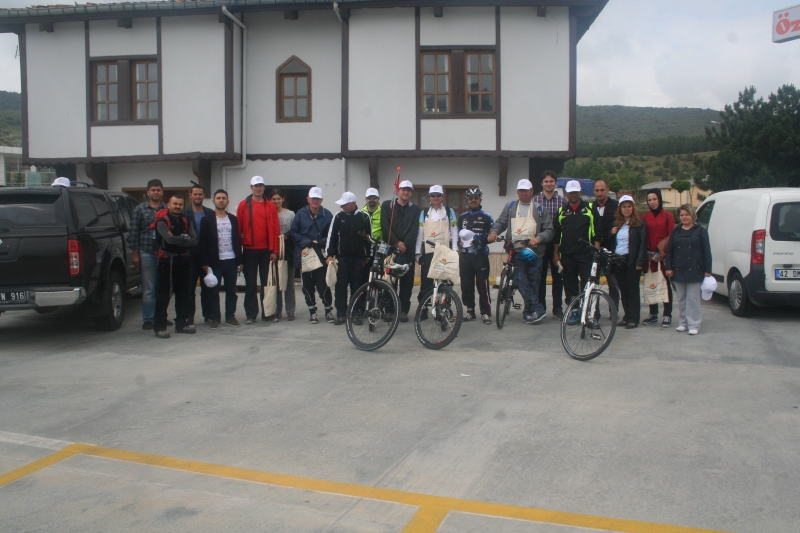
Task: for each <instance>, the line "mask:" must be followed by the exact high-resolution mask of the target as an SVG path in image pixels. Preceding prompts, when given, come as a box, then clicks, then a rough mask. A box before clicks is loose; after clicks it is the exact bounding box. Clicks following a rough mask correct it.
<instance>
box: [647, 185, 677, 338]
mask: <svg viewBox="0 0 800 533" xmlns="http://www.w3.org/2000/svg"><path fill="white" fill-rule="evenodd" d="M646 199H647V207H649V208H650V211H648V212H647V213H645V214H644V215H642V221H643V222H644V224H645V228H646V231H647V261H648V262H647V270H646V272H657V271H658V269H659V268H660V269H661V272H662V273H663V274H664V277H666V269H665V268H664V257H665V256H666V252H667V245H668V244H669V236H670V235H671V234H672V230H673V229H675V217H673V216H672V213H669V212H667V211H664V201H663V200H662V198H661V190H660V189H650V190H649V191H647V197H646ZM667 281H669V280H667ZM670 285H671V284H670V283H667V296H668V298H669V300H668V301H667V302H665V303H664V319H663V320H662V321H661V325H662V326H664V327H665V328H668V327H670V326H671V325H672V287H671V286H670ZM656 323H658V304H651V305H650V316H649V317H647V318H645V319H644V320H642V324H644V325H650V324H656Z"/></svg>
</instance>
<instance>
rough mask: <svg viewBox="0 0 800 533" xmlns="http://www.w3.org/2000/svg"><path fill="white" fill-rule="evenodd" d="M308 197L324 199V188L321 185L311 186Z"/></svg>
mask: <svg viewBox="0 0 800 533" xmlns="http://www.w3.org/2000/svg"><path fill="white" fill-rule="evenodd" d="M308 197H309V198H319V199H322V189H320V188H319V187H311V189H310V190H309V191H308Z"/></svg>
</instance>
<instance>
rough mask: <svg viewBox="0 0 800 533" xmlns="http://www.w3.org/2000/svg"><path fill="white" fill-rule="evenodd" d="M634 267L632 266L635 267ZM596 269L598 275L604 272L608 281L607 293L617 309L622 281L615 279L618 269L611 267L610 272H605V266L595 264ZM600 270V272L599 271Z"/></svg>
mask: <svg viewBox="0 0 800 533" xmlns="http://www.w3.org/2000/svg"><path fill="white" fill-rule="evenodd" d="M635 268H636V267H634V269H635ZM597 269H598V273H597V275H598V277H600V276H601V275H603V274H605V276H606V283H608V295H609V296H610V297H611V300H612V301H613V302H614V306H615V307H616V308H617V310H619V291H620V286H621V285H622V283H623V282H622V281H620V280H617V276H616V273H617V271H618V270H619V269H618V268H617V267H616V266H614V267H613V269H614V270H612V272H611V273H608V272H606V269H605V268H601V267H600V265H597ZM600 271H602V274H601V273H600Z"/></svg>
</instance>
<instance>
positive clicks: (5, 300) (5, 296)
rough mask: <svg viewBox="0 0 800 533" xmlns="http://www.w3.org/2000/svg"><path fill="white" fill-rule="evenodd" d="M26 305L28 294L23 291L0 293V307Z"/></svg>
mask: <svg viewBox="0 0 800 533" xmlns="http://www.w3.org/2000/svg"><path fill="white" fill-rule="evenodd" d="M24 303H28V293H27V292H25V291H14V292H0V305H4V304H24Z"/></svg>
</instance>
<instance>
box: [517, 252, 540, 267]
mask: <svg viewBox="0 0 800 533" xmlns="http://www.w3.org/2000/svg"><path fill="white" fill-rule="evenodd" d="M519 256H520V258H521V259H522V260H523V261H525V264H526V265H532V264H534V263H536V261H537V260H538V259H539V256H538V255H536V252H534V251H533V250H531V249H530V248H523V249H522V250H520V251H519Z"/></svg>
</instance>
